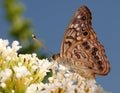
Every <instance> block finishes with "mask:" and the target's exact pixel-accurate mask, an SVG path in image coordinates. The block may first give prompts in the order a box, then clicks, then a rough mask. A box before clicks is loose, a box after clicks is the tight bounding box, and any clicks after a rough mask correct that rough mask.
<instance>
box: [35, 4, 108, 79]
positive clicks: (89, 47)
mask: <svg viewBox="0 0 120 93" xmlns="http://www.w3.org/2000/svg"><path fill="white" fill-rule="evenodd" d="M91 20H92V16H91V12H90V10H89V9H88V8H87V7H86V6H81V7H80V8H78V10H77V11H76V12H75V14H74V15H73V17H72V20H71V21H70V23H69V25H68V27H67V29H66V32H65V35H64V38H63V41H62V45H61V51H60V53H59V54H56V55H53V56H52V59H53V60H56V61H57V62H59V63H60V64H62V65H65V66H66V67H69V68H71V69H73V70H75V72H77V73H79V74H80V75H81V76H83V77H85V78H88V79H93V78H95V74H99V75H107V74H108V73H109V71H110V64H109V61H108V60H107V57H106V55H105V50H104V47H103V45H102V44H101V43H100V42H99V41H98V39H97V36H96V33H95V32H94V31H93V29H92V23H91ZM33 38H34V39H35V36H33ZM43 47H44V48H46V47H45V46H44V45H43ZM48 51H49V50H48Z"/></svg>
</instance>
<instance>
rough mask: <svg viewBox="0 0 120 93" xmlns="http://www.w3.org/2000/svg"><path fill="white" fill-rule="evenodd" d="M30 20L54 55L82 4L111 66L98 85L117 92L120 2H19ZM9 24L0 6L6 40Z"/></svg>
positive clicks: (0, 32)
mask: <svg viewBox="0 0 120 93" xmlns="http://www.w3.org/2000/svg"><path fill="white" fill-rule="evenodd" d="M21 2H22V3H23V4H24V5H25V7H26V10H25V12H24V17H26V18H29V19H31V21H32V25H33V29H34V30H35V32H34V33H35V34H36V36H37V37H38V38H39V39H40V40H42V41H43V42H44V43H45V45H46V46H47V47H48V48H49V49H50V50H51V51H52V52H53V53H58V52H59V51H60V46H61V41H62V38H63V35H64V32H65V30H66V27H67V25H68V23H69V21H70V19H71V17H72V15H73V13H74V12H75V11H76V10H77V8H78V7H80V6H81V5H86V6H88V7H89V9H90V10H91V12H92V17H93V19H92V24H93V28H94V30H95V32H96V33H97V36H98V39H99V41H100V42H101V43H102V44H103V45H104V47H105V50H106V54H107V57H108V59H109V61H110V64H111V72H110V73H109V75H108V76H105V77H103V76H97V83H98V84H100V85H101V86H102V87H104V89H105V90H107V91H111V92H112V93H118V91H120V87H119V86H120V59H119V58H120V0H114V1H113V0H104V1H103V0H99V1H98V0H59V1H58V0H51V1H50V0H29V1H28V0H21ZM8 29H9V24H8V23H7V22H6V21H5V19H4V11H3V9H2V6H0V38H3V39H9V40H11V38H10V37H9V35H8Z"/></svg>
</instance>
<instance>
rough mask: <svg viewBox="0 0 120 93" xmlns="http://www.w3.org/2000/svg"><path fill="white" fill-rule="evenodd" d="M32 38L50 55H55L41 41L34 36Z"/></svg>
mask: <svg viewBox="0 0 120 93" xmlns="http://www.w3.org/2000/svg"><path fill="white" fill-rule="evenodd" d="M32 38H33V39H34V41H35V42H36V43H38V44H39V45H40V46H42V47H43V48H44V49H45V50H46V51H47V52H48V53H49V54H50V55H53V53H52V52H51V51H50V50H49V49H48V48H47V47H46V46H45V45H44V44H43V43H42V42H41V41H40V40H38V39H37V37H36V36H35V35H34V34H32Z"/></svg>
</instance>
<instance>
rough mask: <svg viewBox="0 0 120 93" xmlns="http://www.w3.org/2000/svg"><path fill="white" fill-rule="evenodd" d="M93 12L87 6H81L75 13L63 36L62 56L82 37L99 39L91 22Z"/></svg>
mask: <svg viewBox="0 0 120 93" xmlns="http://www.w3.org/2000/svg"><path fill="white" fill-rule="evenodd" d="M91 19H92V17H91V12H90V11H89V9H88V8H87V7H86V6H81V7H80V8H78V10H77V11H76V12H75V14H74V15H73V17H72V19H71V21H70V23H69V25H68V27H67V29H66V32H65V35H64V38H63V42H62V45H61V51H60V54H61V56H64V55H65V54H66V52H67V50H68V49H69V47H70V46H71V45H73V44H74V43H76V42H78V41H81V39H88V38H91V39H97V37H96V35H95V32H94V31H93V29H92V26H91V25H92V24H91Z"/></svg>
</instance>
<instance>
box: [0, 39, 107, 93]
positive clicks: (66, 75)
mask: <svg viewBox="0 0 120 93" xmlns="http://www.w3.org/2000/svg"><path fill="white" fill-rule="evenodd" d="M8 44H9V42H8V40H2V39H0V93H3V92H4V93H18V92H19V93H109V92H106V91H105V90H104V89H103V88H102V87H101V86H99V85H97V84H96V81H95V80H86V79H85V78H82V77H81V76H80V75H78V74H77V73H73V72H70V71H69V70H68V69H67V68H66V67H64V66H62V65H60V64H59V65H58V63H57V62H49V60H47V59H43V60H40V59H38V58H37V55H36V54H35V53H33V54H19V55H18V53H17V51H18V50H19V49H20V48H21V46H19V42H18V41H14V42H13V43H12V47H10V46H8ZM50 69H51V70H50ZM51 71H52V72H51ZM47 72H50V73H52V76H50V77H49V78H48V82H45V83H43V82H42V81H43V80H44V79H45V77H46V76H47ZM8 91H9V92H8ZM20 91H21V92H20Z"/></svg>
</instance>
